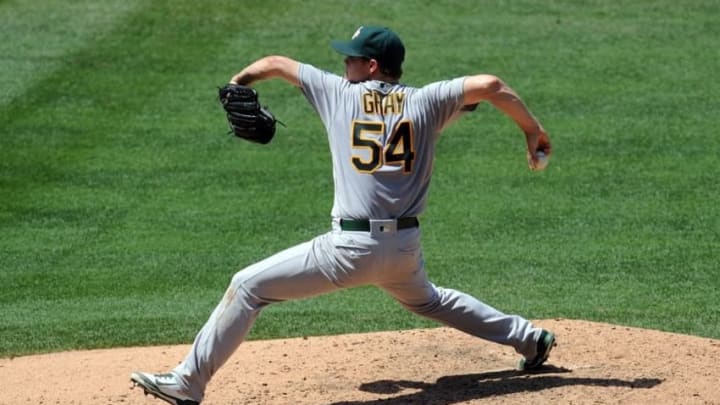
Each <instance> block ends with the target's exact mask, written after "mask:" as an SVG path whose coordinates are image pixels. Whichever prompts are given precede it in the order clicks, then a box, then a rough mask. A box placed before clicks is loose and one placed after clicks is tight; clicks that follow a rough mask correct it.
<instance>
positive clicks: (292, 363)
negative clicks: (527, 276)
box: [0, 319, 720, 405]
mask: <svg viewBox="0 0 720 405" xmlns="http://www.w3.org/2000/svg"><path fill="white" fill-rule="evenodd" d="M535 323H536V324H537V325H539V326H542V327H544V328H547V329H551V330H553V331H554V332H555V333H556V335H557V339H558V346H557V347H556V348H555V349H554V351H553V352H552V354H551V357H550V360H549V362H548V365H547V366H546V367H544V368H543V369H542V370H539V371H538V372H535V373H530V374H528V373H521V372H519V371H516V370H515V365H516V364H517V360H518V359H519V357H518V355H517V354H515V352H514V351H513V350H512V349H510V348H508V347H504V346H499V345H496V344H493V343H490V342H486V341H482V340H479V339H476V338H473V337H471V336H468V335H465V334H463V333H461V332H457V331H455V330H452V329H448V328H436V329H423V330H410V331H400V332H379V333H369V334H350V335H341V336H324V337H308V338H295V339H278V340H267V341H250V342H246V343H244V344H243V345H241V346H240V348H239V349H238V351H237V352H236V353H235V354H234V355H233V357H232V358H230V360H229V361H228V363H227V364H226V365H225V366H224V367H223V368H222V369H221V370H220V371H219V372H218V374H217V375H216V377H215V378H214V379H213V381H212V382H211V384H210V385H209V387H208V391H207V393H206V398H205V401H204V402H203V404H207V405H220V404H288V405H290V404H313V405H319V404H324V405H330V404H333V405H338V404H347V405H369V404H394V405H400V404H440V405H450V404H500V403H502V404H508V403H513V404H526V403H537V404H617V403H623V404H648V403H652V404H720V368H718V367H717V365H716V364H717V361H718V360H719V359H720V340H713V339H707V338H699V337H694V336H687V335H681V334H672V333H664V332H658V331H652V330H645V329H637V328H629V327H624V326H615V325H609V324H603V323H595V322H587V321H576V320H566V319H556V320H539V321H535ZM188 348H189V346H188V345H180V346H158V347H139V348H121V349H110V350H92V351H77V352H64V353H53V354H44V355H37V356H25V357H17V358H14V359H0V403H1V404H162V403H164V402H161V401H159V400H156V399H153V398H152V397H150V396H147V397H145V396H143V394H142V390H140V389H139V388H136V389H134V390H133V389H130V386H131V385H130V382H129V375H130V372H131V371H134V370H141V371H152V372H164V371H167V370H168V369H170V368H171V367H173V366H174V365H175V364H177V362H178V361H179V360H180V359H182V357H183V356H184V355H185V353H186V351H187V350H188Z"/></svg>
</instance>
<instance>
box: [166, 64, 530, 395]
mask: <svg viewBox="0 0 720 405" xmlns="http://www.w3.org/2000/svg"><path fill="white" fill-rule="evenodd" d="M299 80H300V84H301V88H302V90H303V93H304V95H305V97H306V98H307V100H308V101H309V102H310V103H311V104H312V106H313V107H314V108H315V110H316V111H317V113H318V115H319V116H320V118H321V120H322V122H323V123H324V125H325V128H326V130H327V134H328V140H329V144H330V150H331V153H332V164H333V176H334V183H335V198H334V204H333V208H332V230H331V231H330V232H328V233H326V234H324V235H320V236H318V237H316V238H314V239H312V240H311V241H308V242H305V243H302V244H300V245H297V246H294V247H292V248H290V249H287V250H285V251H282V252H280V253H277V254H275V255H273V256H271V257H269V258H267V259H265V260H263V261H260V262H258V263H256V264H253V265H251V266H249V267H247V268H245V269H243V270H241V271H239V272H238V273H236V274H235V276H234V277H233V278H232V282H231V283H230V287H229V288H228V290H227V292H226V294H225V296H224V298H223V299H222V301H221V302H220V304H219V305H218V306H217V307H216V308H215V310H214V311H213V313H212V315H211V316H210V318H209V320H208V321H207V323H206V324H205V325H204V326H203V328H202V329H201V330H200V332H199V333H198V335H197V337H196V339H195V342H194V343H193V346H192V349H191V351H190V353H189V354H188V355H187V357H186V358H185V360H184V361H183V362H182V363H181V364H180V365H178V366H177V367H176V368H175V369H174V370H173V371H174V373H176V374H177V375H178V376H180V377H181V379H182V382H183V383H184V384H186V385H187V388H188V391H189V392H190V393H192V395H193V397H195V398H202V396H203V394H204V391H205V386H206V385H207V383H208V382H209V381H210V378H211V377H212V375H213V374H214V373H215V372H216V371H217V370H218V369H219V368H220V367H221V366H222V365H223V364H224V363H225V361H226V360H227V359H228V358H229V357H230V356H231V355H232V353H233V352H234V351H235V349H236V348H237V347H238V346H239V345H240V343H241V342H242V341H243V339H244V338H245V336H246V335H247V333H248V331H249V329H250V327H251V326H252V324H253V322H254V320H255V318H256V317H257V316H258V314H259V313H260V311H261V310H262V309H263V308H264V307H265V306H267V305H268V304H271V303H275V302H281V301H286V300H291V299H299V298H306V297H311V296H315V295H319V294H323V293H328V292H331V291H335V290H338V289H341V288H350V287H356V286H361V285H375V286H377V287H379V288H381V289H383V290H384V291H386V292H387V293H389V294H390V295H391V296H392V297H394V298H395V299H396V300H397V301H398V302H400V304H402V305H403V306H404V307H405V308H407V309H408V310H410V311H412V312H414V313H417V314H419V315H422V316H425V317H428V318H431V319H435V320H437V321H439V322H441V323H443V324H446V325H449V326H451V327H454V328H457V329H459V330H462V331H464V332H467V333H469V334H471V335H474V336H477V337H480V338H483V339H487V340H490V341H493V342H497V343H501V344H505V345H509V346H512V347H513V348H515V350H516V351H517V352H518V353H520V354H522V355H523V356H525V357H526V358H532V357H534V356H535V354H536V350H537V349H536V341H537V340H538V339H539V336H540V333H541V329H540V328H536V327H534V326H533V325H532V324H531V323H530V322H529V321H527V320H526V319H524V318H522V317H519V316H515V315H506V314H503V313H501V312H499V311H497V310H496V309H494V308H492V307H490V306H488V305H486V304H484V303H482V302H480V301H479V300H477V299H475V298H473V297H471V296H469V295H467V294H464V293H462V292H459V291H456V290H452V289H446V288H439V287H436V286H435V285H433V284H432V283H431V282H430V281H429V280H428V278H427V275H426V273H425V266H424V261H423V257H422V251H421V246H420V235H421V231H420V228H419V226H417V221H416V219H415V218H414V217H416V216H418V215H420V214H421V213H422V212H423V210H424V208H425V203H426V199H427V193H428V189H429V185H430V178H431V174H432V165H433V158H434V155H435V143H436V141H437V139H438V136H439V134H440V131H441V130H442V128H443V127H444V126H445V125H447V124H448V123H449V122H450V120H451V119H452V118H453V117H455V116H456V114H458V112H459V111H460V109H461V107H462V100H463V80H464V79H463V78H457V79H454V80H449V81H441V82H436V83H432V84H429V85H427V86H425V87H422V88H413V87H408V86H405V85H402V84H389V83H384V82H380V81H367V82H361V83H351V82H349V81H347V80H345V79H344V78H342V77H340V76H337V75H335V74H331V73H328V72H324V71H322V70H319V69H317V68H315V67H313V66H311V65H307V64H302V65H300V71H299Z"/></svg>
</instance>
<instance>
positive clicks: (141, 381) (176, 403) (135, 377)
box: [130, 373, 198, 405]
mask: <svg viewBox="0 0 720 405" xmlns="http://www.w3.org/2000/svg"><path fill="white" fill-rule="evenodd" d="M130 381H131V382H132V384H133V388H135V387H140V388H142V390H143V392H144V394H145V395H148V394H149V395H152V396H153V397H155V398H157V399H161V400H163V401H165V402H167V403H170V404H173V405H198V402H195V401H190V400H182V399H178V398H175V397H171V396H169V395H166V394H163V393H162V391H160V388H159V387H158V386H157V385H155V383H153V382H152V381H151V380H149V379H147V378H146V377H145V376H144V375H142V374H140V373H132V374H130Z"/></svg>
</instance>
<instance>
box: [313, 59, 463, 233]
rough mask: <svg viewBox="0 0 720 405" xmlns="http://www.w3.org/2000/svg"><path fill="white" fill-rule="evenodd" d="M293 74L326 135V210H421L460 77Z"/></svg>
mask: <svg viewBox="0 0 720 405" xmlns="http://www.w3.org/2000/svg"><path fill="white" fill-rule="evenodd" d="M299 80H300V85H301V87H302V89H303V93H304V94H305V97H306V98H307V99H308V101H310V103H311V104H312V106H313V107H314V108H315V110H316V111H317V113H318V114H319V116H320V119H321V120H322V122H323V124H324V125H325V129H326V130H327V134H328V139H329V143H330V150H331V153H332V163H333V177H334V183H335V199H334V203H333V209H332V216H333V217H341V218H374V219H387V218H400V217H408V216H417V215H419V214H420V213H422V211H423V210H424V208H425V203H426V199H427V193H428V188H429V186H430V177H431V174H432V165H433V158H434V155H435V142H436V141H437V138H438V136H439V134H440V131H441V130H442V128H443V127H444V126H445V125H446V124H447V123H448V122H449V121H450V120H451V119H452V118H453V115H454V114H455V113H457V112H458V111H459V110H460V108H461V107H462V104H463V103H462V100H463V82H464V78H457V79H454V80H448V81H440V82H435V83H431V84H429V85H427V86H424V87H422V88H414V87H409V86H406V85H403V84H390V83H384V82H380V81H367V82H361V83H351V82H349V81H347V80H345V79H344V78H342V77H340V76H338V75H335V74H332V73H329V72H326V71H323V70H320V69H318V68H316V67H314V66H311V65H307V64H301V65H300V71H299Z"/></svg>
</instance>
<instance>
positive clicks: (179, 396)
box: [130, 372, 200, 405]
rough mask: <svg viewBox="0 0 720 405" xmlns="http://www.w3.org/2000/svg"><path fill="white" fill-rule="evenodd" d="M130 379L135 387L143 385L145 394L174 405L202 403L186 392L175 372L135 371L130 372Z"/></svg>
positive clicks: (196, 404)
mask: <svg viewBox="0 0 720 405" xmlns="http://www.w3.org/2000/svg"><path fill="white" fill-rule="evenodd" d="M130 381H132V384H133V388H135V387H141V388H142V389H143V391H144V393H145V395H148V394H150V395H152V396H154V397H155V398H158V399H162V400H163V401H165V402H167V403H170V404H173V405H199V404H200V401H196V400H194V399H192V398H190V397H189V396H188V395H187V394H186V391H185V389H184V388H183V387H182V385H181V384H180V383H179V382H178V379H177V377H176V376H175V374H171V373H168V374H150V373H143V372H134V373H132V374H130Z"/></svg>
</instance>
